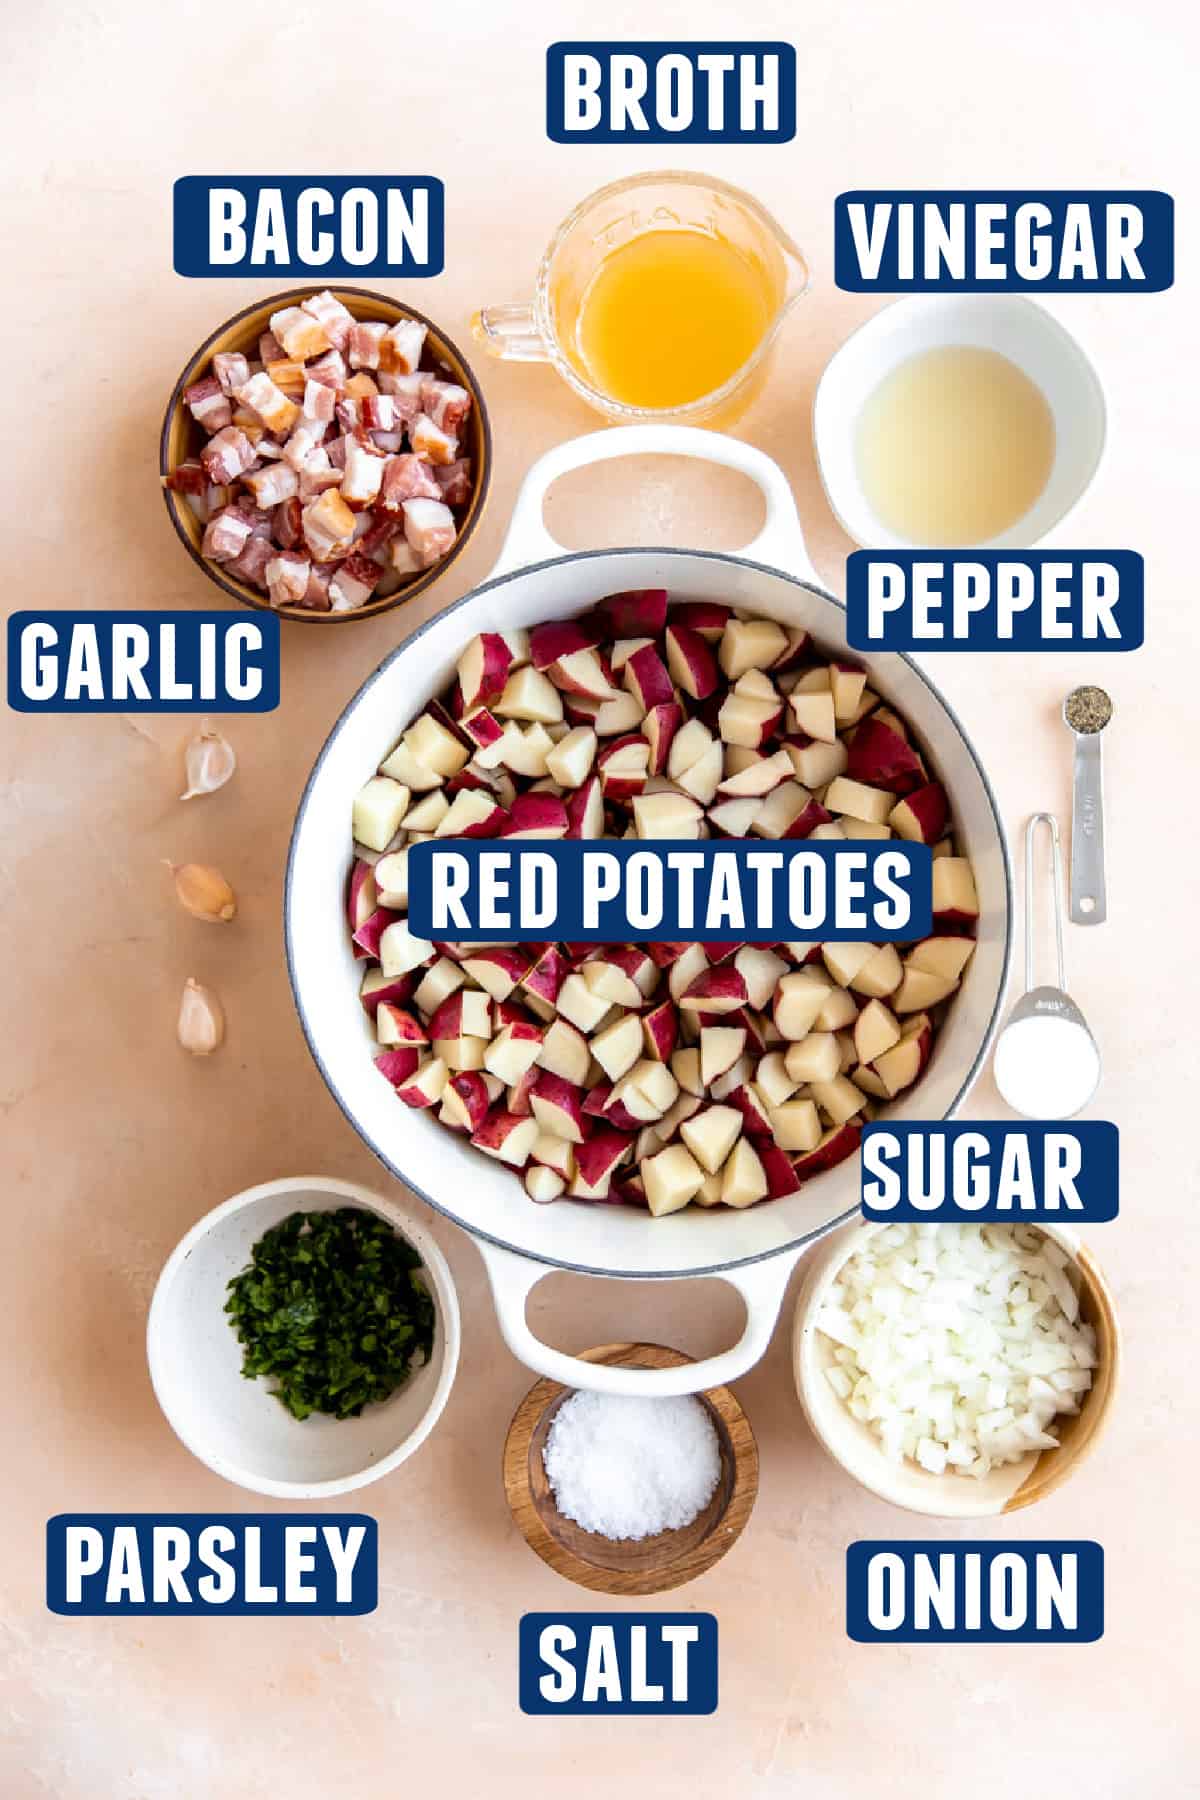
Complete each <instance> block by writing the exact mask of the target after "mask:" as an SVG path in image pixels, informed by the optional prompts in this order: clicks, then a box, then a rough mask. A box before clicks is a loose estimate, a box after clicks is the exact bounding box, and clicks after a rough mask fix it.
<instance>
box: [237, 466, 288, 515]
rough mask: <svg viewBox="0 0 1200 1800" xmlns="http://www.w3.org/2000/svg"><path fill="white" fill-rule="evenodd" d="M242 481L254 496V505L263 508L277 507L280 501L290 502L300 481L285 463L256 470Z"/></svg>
mask: <svg viewBox="0 0 1200 1800" xmlns="http://www.w3.org/2000/svg"><path fill="white" fill-rule="evenodd" d="M244 480H245V485H246V486H247V487H248V488H249V489H250V492H251V493H252V494H253V495H254V500H255V504H256V505H257V506H260V507H264V508H265V507H268V506H278V505H279V503H280V501H282V500H290V499H291V498H292V495H293V494H296V493H299V491H300V481H299V478H298V477H297V474H296V471H295V469H293V468H291V467H290V465H289V464H287V463H285V462H274V463H271V464H270V465H269V466H268V467H267V468H265V469H256V470H255V471H254V473H253V474H252V475H247V476H246V477H245V478H244Z"/></svg>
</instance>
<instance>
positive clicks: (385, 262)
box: [174, 175, 445, 281]
mask: <svg viewBox="0 0 1200 1800" xmlns="http://www.w3.org/2000/svg"><path fill="white" fill-rule="evenodd" d="M444 219H445V193H444V189H443V187H442V184H441V182H440V181H438V180H437V179H436V178H435V177H434V176H432V175H265V176H264V175H181V176H180V178H179V180H178V181H177V182H176V183H175V189H174V255H175V273H176V274H177V275H190V276H200V277H206V276H231V275H288V276H293V275H294V276H297V277H299V279H300V280H302V281H311V280H312V279H313V278H314V277H319V278H320V279H321V280H322V281H329V280H332V279H337V278H339V277H345V276H349V277H351V279H359V278H361V277H362V276H363V275H387V276H390V277H391V278H392V279H399V278H403V279H405V280H412V279H413V277H414V276H425V275H440V274H441V272H442V266H443V263H444V261H445V225H444Z"/></svg>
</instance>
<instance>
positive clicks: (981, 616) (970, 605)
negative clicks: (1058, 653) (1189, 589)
mask: <svg viewBox="0 0 1200 1800" xmlns="http://www.w3.org/2000/svg"><path fill="white" fill-rule="evenodd" d="M1143 584H1144V569H1143V563H1142V558H1141V556H1140V555H1139V554H1138V552H1137V551H1136V550H1020V551H1012V550H853V551H851V553H850V555H849V556H848V557H847V558H846V614H847V620H846V636H847V639H848V641H849V643H850V646H851V648H852V649H854V650H1022V651H1028V650H1073V649H1074V650H1089V651H1092V650H1137V649H1139V648H1140V646H1141V644H1142V640H1143V638H1144V636H1145V620H1144V610H1145V609H1144V601H1143Z"/></svg>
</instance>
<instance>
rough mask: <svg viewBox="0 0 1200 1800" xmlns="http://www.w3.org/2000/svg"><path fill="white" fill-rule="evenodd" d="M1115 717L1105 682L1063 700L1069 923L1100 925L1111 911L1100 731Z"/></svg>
mask: <svg viewBox="0 0 1200 1800" xmlns="http://www.w3.org/2000/svg"><path fill="white" fill-rule="evenodd" d="M1112 716H1113V703H1112V701H1111V700H1110V699H1109V697H1108V695H1107V694H1106V693H1105V691H1104V689H1103V688H1101V687H1077V688H1072V689H1071V692H1070V693H1069V694H1068V695H1067V697H1066V699H1065V700H1064V701H1063V719H1064V721H1065V722H1066V724H1067V727H1068V729H1069V730H1070V732H1071V734H1072V736H1073V737H1074V739H1075V781H1074V789H1073V799H1072V806H1071V923H1072V924H1073V925H1101V924H1103V922H1104V920H1105V918H1106V917H1107V916H1108V903H1107V895H1106V892H1105V885H1104V763H1103V760H1102V753H1101V746H1100V734H1101V732H1102V731H1103V730H1104V727H1105V726H1106V725H1107V724H1108V722H1109V720H1110V719H1111V718H1112Z"/></svg>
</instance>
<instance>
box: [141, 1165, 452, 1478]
mask: <svg viewBox="0 0 1200 1800" xmlns="http://www.w3.org/2000/svg"><path fill="white" fill-rule="evenodd" d="M458 1352H459V1311H458V1296H457V1294H456V1292H455V1288H454V1281H453V1278H452V1277H451V1274H450V1269H449V1266H448V1264H447V1262H446V1259H445V1257H444V1256H443V1255H442V1253H441V1251H440V1250H439V1249H438V1247H437V1245H436V1243H434V1241H433V1239H432V1237H430V1235H429V1233H428V1232H427V1231H426V1229H425V1227H424V1226H423V1225H421V1224H420V1223H419V1222H418V1221H417V1220H416V1219H414V1218H413V1217H412V1216H411V1215H410V1214H408V1213H406V1212H405V1211H403V1210H402V1209H401V1208H400V1207H398V1206H396V1205H394V1204H393V1203H392V1202H391V1201H390V1200H386V1199H384V1198H383V1196H382V1195H380V1194H376V1193H372V1192H371V1191H370V1190H368V1189H367V1188H361V1187H358V1186H357V1185H356V1184H355V1183H353V1182H349V1181H334V1180H331V1179H329V1178H327V1177H325V1176H294V1177H290V1178H288V1179H285V1180H282V1181H269V1182H265V1183H264V1184H263V1185H262V1186H261V1187H255V1188H248V1189H247V1190H246V1192H245V1193H242V1194H235V1195H234V1197H233V1199H232V1200H226V1201H225V1203H224V1204H223V1205H222V1206H218V1207H216V1208H215V1209H214V1210H213V1211H212V1212H210V1213H208V1214H207V1215H206V1216H205V1217H204V1218H203V1219H201V1220H200V1221H199V1223H198V1224H196V1225H194V1226H193V1227H192V1229H191V1230H190V1231H189V1232H188V1234H187V1236H186V1237H185V1238H184V1239H183V1240H182V1242H181V1243H180V1244H179V1245H178V1246H177V1247H176V1249H175V1250H174V1251H173V1252H172V1254H171V1256H170V1257H169V1259H168V1261H167V1263H166V1265H165V1267H164V1268H163V1271H162V1274H161V1275H160V1276H159V1279H158V1286H157V1287H156V1289H155V1292H154V1299H153V1301H152V1302H151V1306H150V1319H149V1324H148V1327H147V1355H148V1358H149V1363H150V1378H151V1380H152V1382H153V1384H154V1391H155V1393H156V1394H157V1396H158V1401H159V1404H160V1406H161V1407H162V1409H163V1412H164V1413H165V1414H166V1416H167V1419H168V1421H169V1423H170V1424H171V1426H172V1427H173V1429H174V1430H175V1432H176V1433H177V1434H178V1436H179V1437H180V1438H181V1439H182V1441H183V1442H184V1443H185V1444H186V1445H187V1447H188V1449H189V1450H191V1451H192V1453H193V1455H195V1456H198V1457H199V1458H200V1460H201V1462H204V1463H207V1465H208V1467H209V1468H210V1469H212V1470H213V1471H214V1472H215V1473H216V1474H218V1475H221V1476H223V1477H224V1478H225V1480H226V1481H232V1482H236V1483H237V1485H238V1486H239V1487H244V1488H249V1489H251V1490H252V1491H253V1492H254V1493H258V1494H270V1495H273V1496H275V1497H276V1498H278V1499H285V1500H312V1499H319V1498H321V1497H323V1496H326V1495H332V1494H345V1493H349V1492H350V1491H351V1490H352V1489H354V1488H360V1487H365V1486H366V1485H367V1483H368V1482H371V1481H377V1480H378V1479H379V1477H380V1476H381V1475H386V1474H388V1473H389V1471H390V1470H392V1469H395V1468H398V1467H399V1465H400V1464H401V1463H402V1462H404V1461H405V1460H406V1459H407V1458H408V1457H410V1456H411V1455H412V1454H413V1452H414V1451H415V1450H417V1449H419V1448H420V1446H421V1444H422V1443H424V1441H425V1439H426V1438H427V1437H428V1435H429V1433H430V1432H431V1431H432V1429H433V1427H434V1425H435V1424H436V1423H437V1420H438V1417H439V1416H440V1414H441V1411H442V1408H443V1407H444V1406H445V1404H446V1400H447V1398H448V1396H449V1393H450V1388H451V1385H452V1383H453V1381H454V1376H455V1372H456V1370H457V1368H458Z"/></svg>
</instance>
